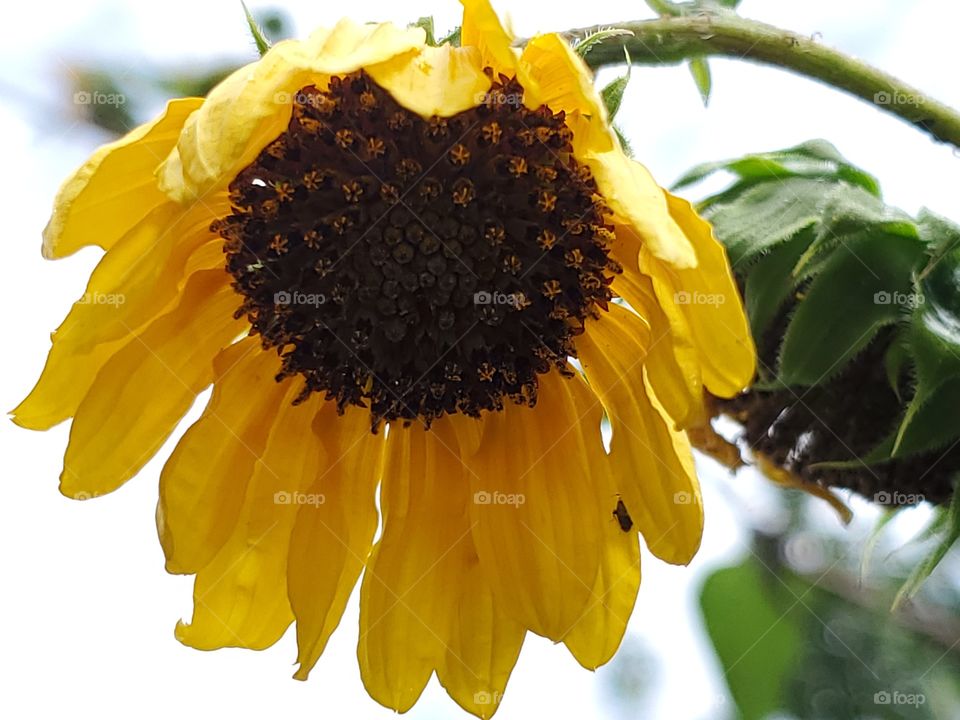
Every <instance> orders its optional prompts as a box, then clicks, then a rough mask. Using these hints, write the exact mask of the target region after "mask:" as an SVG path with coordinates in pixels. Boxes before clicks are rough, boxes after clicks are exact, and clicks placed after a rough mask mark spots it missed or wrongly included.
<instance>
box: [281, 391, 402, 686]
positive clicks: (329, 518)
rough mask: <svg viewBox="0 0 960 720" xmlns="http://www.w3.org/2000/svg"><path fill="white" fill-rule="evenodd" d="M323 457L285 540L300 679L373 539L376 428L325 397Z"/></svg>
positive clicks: (317, 429)
mask: <svg viewBox="0 0 960 720" xmlns="http://www.w3.org/2000/svg"><path fill="white" fill-rule="evenodd" d="M314 434H315V436H316V437H318V438H319V439H320V440H321V441H322V442H323V444H324V448H325V450H326V458H327V461H326V463H325V465H324V466H322V467H321V468H320V470H319V473H318V476H317V477H316V478H315V479H314V482H313V483H312V484H311V486H310V489H309V490H308V492H309V493H310V494H311V495H314V496H319V497H322V498H323V502H322V503H318V504H315V505H313V506H308V507H306V506H305V507H302V508H301V509H300V511H299V513H298V515H297V520H296V523H295V524H294V528H293V534H292V536H291V538H290V553H289V557H288V560H287V593H288V595H289V597H290V605H291V607H292V608H293V613H294V615H295V617H296V619H297V647H298V652H297V662H298V663H299V664H300V667H299V668H298V670H297V672H296V674H295V675H294V677H295V678H297V679H298V680H306V679H307V676H308V675H309V673H310V670H311V669H312V668H313V666H314V665H315V664H316V662H317V660H318V659H319V658H320V655H321V654H322V653H323V650H324V648H325V647H326V645H327V641H328V640H329V639H330V635H331V634H332V633H333V631H334V630H335V629H336V627H337V625H338V624H339V623H340V618H341V616H342V615H343V610H344V608H345V607H346V604H347V600H348V599H349V598H350V593H351V592H352V591H353V588H354V585H356V582H357V578H359V577H360V572H361V571H362V570H363V567H364V565H365V564H366V561H367V556H368V555H369V554H370V548H371V546H372V545H373V537H374V534H375V533H376V530H377V523H378V515H377V507H376V504H375V498H376V489H377V484H378V483H379V482H380V475H381V472H382V462H383V447H384V439H383V434H382V433H380V434H378V435H374V434H372V433H371V432H370V414H369V412H368V411H366V410H364V409H361V408H353V407H348V408H346V412H345V413H344V415H342V416H338V415H337V413H336V407H335V404H334V403H327V404H326V405H325V406H324V407H323V408H322V410H321V412H320V413H319V414H318V416H317V418H316V420H315V422H314Z"/></svg>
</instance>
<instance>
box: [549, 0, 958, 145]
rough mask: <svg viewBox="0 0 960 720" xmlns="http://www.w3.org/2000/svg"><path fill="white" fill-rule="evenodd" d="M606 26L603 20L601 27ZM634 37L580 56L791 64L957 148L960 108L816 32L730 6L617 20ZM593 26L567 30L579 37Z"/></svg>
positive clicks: (602, 60) (598, 60) (596, 61)
mask: <svg viewBox="0 0 960 720" xmlns="http://www.w3.org/2000/svg"><path fill="white" fill-rule="evenodd" d="M607 27H609V26H607ZM617 27H618V28H623V29H625V30H629V31H630V32H632V33H633V35H632V36H626V35H625V36H619V37H611V38H607V39H605V40H602V41H601V42H598V43H597V44H596V45H594V46H593V47H592V48H591V49H590V50H589V52H588V53H587V55H586V57H585V58H584V59H585V61H586V62H587V64H588V65H590V66H591V67H592V68H601V67H606V66H610V65H620V64H623V61H624V55H623V48H624V46H626V48H627V50H628V51H629V53H630V58H631V60H632V61H633V62H634V63H636V64H643V65H670V64H675V63H679V62H682V61H684V60H689V59H690V58H696V57H706V56H723V57H731V58H738V59H745V60H753V61H755V62H759V63H763V64H766V65H773V66H775V67H779V68H784V69H787V70H791V71H793V72H795V73H797V74H799V75H803V76H805V77H809V78H813V79H815V80H819V81H820V82H823V83H825V84H827V85H830V86H831V87H835V88H838V89H840V90H843V91H845V92H847V93H850V94H851V95H854V96H856V97H858V98H860V99H862V100H866V101H867V102H869V103H871V104H872V105H874V106H875V107H877V108H878V109H880V110H883V111H885V112H888V113H891V114H893V115H896V116H897V117H899V118H901V119H902V120H905V121H906V122H909V123H911V124H912V125H914V126H915V127H917V128H918V129H920V130H922V131H924V132H927V133H929V134H930V135H931V136H932V137H934V138H936V139H937V140H939V141H941V142H944V143H949V144H951V145H953V146H954V147H960V114H958V113H957V111H956V110H954V109H953V108H951V107H949V106H947V105H944V104H943V103H941V102H938V101H936V100H934V99H933V98H930V97H928V96H926V95H924V94H923V93H921V92H920V91H919V90H917V89H916V88H915V87H913V86H911V85H908V84H906V83H904V82H902V81H901V80H898V79H897V78H895V77H893V76H891V75H888V74H887V73H885V72H883V71H881V70H878V69H877V68H875V67H872V66H871V65H868V64H867V63H864V62H862V61H860V60H857V59H855V58H852V57H849V56H847V55H844V54H843V53H841V52H838V51H837V50H834V49H832V48H829V47H826V46H824V45H821V44H820V43H819V42H817V41H816V40H814V39H811V38H809V37H806V36H804V35H798V34H796V33H793V32H790V31H788V30H782V29H780V28H777V27H774V26H772V25H767V24H765V23H761V22H757V21H755V20H748V19H745V18H742V17H739V16H738V15H734V14H733V13H729V14H728V13H714V12H700V13H696V14H692V15H684V16H668V17H660V18H657V19H654V20H641V21H637V22H628V23H622V24H618V25H617ZM600 29H601V28H599V27H591V28H581V29H577V30H571V31H569V32H568V33H567V35H568V36H570V37H581V38H582V37H585V36H587V35H589V34H591V33H593V32H596V31H598V30H600Z"/></svg>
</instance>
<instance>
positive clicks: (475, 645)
mask: <svg viewBox="0 0 960 720" xmlns="http://www.w3.org/2000/svg"><path fill="white" fill-rule="evenodd" d="M460 480H462V481H465V480H466V478H460ZM451 589H453V590H455V594H456V595H458V596H459V597H458V599H457V600H456V601H455V603H456V607H455V611H454V612H453V622H452V623H451V625H450V628H449V629H448V633H449V634H448V635H447V636H446V638H445V639H444V645H445V646H446V648H447V650H446V654H445V656H444V661H443V664H441V665H440V666H439V667H438V668H437V679H438V680H440V684H441V685H443V687H444V688H446V690H447V693H448V694H449V695H450V697H451V698H453V699H454V701H455V702H456V703H457V704H458V705H459V706H460V707H462V708H463V709H464V710H466V711H467V712H469V713H473V714H474V715H476V716H477V717H480V718H489V717H492V716H493V714H494V713H495V712H496V710H497V707H498V706H499V705H500V701H501V700H502V699H503V693H504V690H505V689H506V686H507V680H509V678H510V673H511V671H512V670H513V666H514V665H516V663H517V658H518V657H519V655H520V647H521V646H522V645H523V638H524V635H525V634H526V630H525V629H524V627H523V625H521V624H520V623H518V622H517V621H516V620H514V619H513V618H511V617H510V616H509V615H507V614H506V613H505V612H504V609H503V607H502V606H501V604H500V603H499V602H498V601H497V600H496V598H495V597H494V596H493V591H492V589H491V588H490V586H489V584H488V583H487V580H486V578H485V577H484V573H483V571H482V569H481V567H480V560H479V558H478V557H477V556H476V553H475V552H474V551H473V549H472V547H471V552H470V553H469V554H468V555H467V556H466V557H464V558H463V566H462V567H460V568H458V572H457V579H456V582H455V584H454V585H453V586H452V588H451Z"/></svg>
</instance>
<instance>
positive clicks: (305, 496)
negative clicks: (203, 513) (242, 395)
mask: <svg viewBox="0 0 960 720" xmlns="http://www.w3.org/2000/svg"><path fill="white" fill-rule="evenodd" d="M286 385H287V386H288V388H287V389H288V392H287V394H286V396H285V397H284V399H283V401H282V402H281V404H280V408H279V411H278V412H277V417H276V419H275V420H274V423H273V428H272V429H271V430H270V434H269V437H268V439H267V442H266V446H265V448H264V451H263V453H262V455H261V456H260V459H259V462H257V463H256V464H255V466H254V470H253V477H251V478H250V481H249V483H248V484H247V486H246V492H244V491H243V488H242V484H241V483H235V487H234V488H233V492H234V493H236V494H238V495H242V496H243V508H242V510H241V512H240V516H239V518H238V520H237V523H236V525H235V527H234V529H233V533H232V534H231V535H230V538H229V539H228V540H227V542H226V543H225V544H224V545H223V547H221V548H220V552H218V553H217V554H216V556H215V557H214V558H213V560H212V561H211V562H210V564H209V565H207V566H206V567H204V568H203V569H202V570H201V571H200V572H198V573H197V577H196V581H195V583H194V588H193V619H192V620H191V622H190V624H189V625H187V624H184V623H183V622H180V623H178V624H177V630H176V634H177V639H178V640H180V642H182V643H184V644H185V645H189V646H191V647H195V648H198V649H200V650H213V649H216V648H221V647H245V648H254V649H262V648H265V647H269V646H270V645H272V644H273V643H275V642H276V641H277V640H279V639H280V637H281V636H282V635H283V633H284V631H285V630H286V629H287V627H288V626H289V625H290V623H291V622H293V612H292V611H291V609H290V601H289V600H288V599H287V552H288V549H289V547H290V533H291V530H292V528H293V524H294V521H295V520H296V518H297V511H298V509H299V510H301V511H302V512H305V513H309V512H311V511H312V510H313V509H315V508H316V507H318V506H319V505H321V504H323V503H324V502H325V500H326V498H325V497H324V496H323V495H322V494H320V493H312V492H308V490H309V489H310V486H311V484H312V483H313V482H315V480H316V476H317V472H318V470H319V468H320V467H322V466H323V464H324V460H325V452H324V449H323V447H322V445H321V443H320V442H319V440H318V439H317V437H316V436H315V435H314V434H313V428H312V422H313V418H314V416H315V415H316V414H317V411H318V410H319V409H320V406H321V404H322V403H323V400H322V398H321V396H320V395H317V394H314V395H313V396H311V397H310V398H309V399H307V400H306V401H305V402H303V403H301V404H299V405H293V404H292V402H293V400H294V398H295V397H296V394H297V393H298V392H299V387H298V384H296V383H286ZM248 393H249V391H248Z"/></svg>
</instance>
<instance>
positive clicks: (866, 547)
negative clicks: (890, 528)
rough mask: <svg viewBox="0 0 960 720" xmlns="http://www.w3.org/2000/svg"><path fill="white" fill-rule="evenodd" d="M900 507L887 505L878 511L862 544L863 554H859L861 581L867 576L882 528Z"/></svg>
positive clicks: (895, 514)
mask: <svg viewBox="0 0 960 720" xmlns="http://www.w3.org/2000/svg"><path fill="white" fill-rule="evenodd" d="M902 509H903V508H902V507H889V508H884V509H883V511H882V512H881V513H880V517H879V518H878V519H877V524H876V525H874V526H873V530H871V531H870V535H869V537H867V541H866V542H865V543H864V544H863V554H862V555H861V556H860V581H861V582H863V579H864V578H865V577H866V576H867V571H868V570H869V567H870V560H871V558H872V557H873V551H874V550H875V549H876V547H877V542H878V541H879V540H880V535H881V534H882V533H883V529H884V528H885V527H886V526H887V525H888V524H889V522H890V521H891V520H893V519H894V518H895V517H896V516H897V514H898V513H899V512H900V511H901V510H902Z"/></svg>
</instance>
